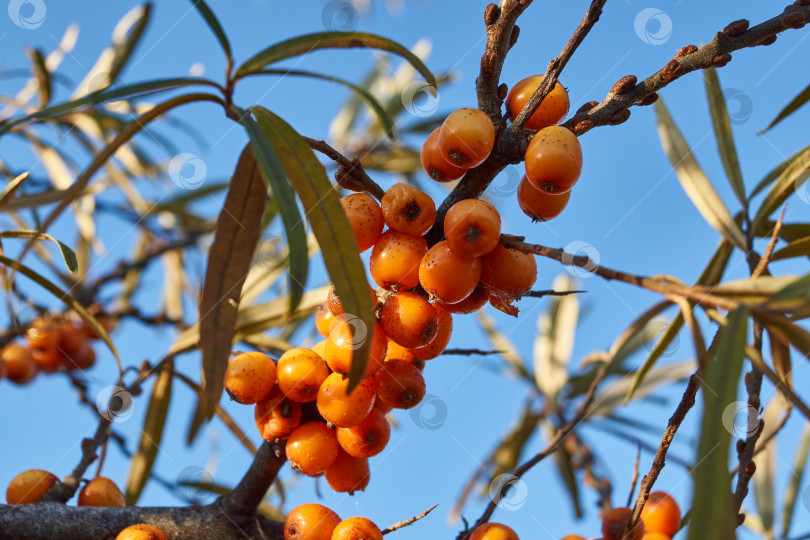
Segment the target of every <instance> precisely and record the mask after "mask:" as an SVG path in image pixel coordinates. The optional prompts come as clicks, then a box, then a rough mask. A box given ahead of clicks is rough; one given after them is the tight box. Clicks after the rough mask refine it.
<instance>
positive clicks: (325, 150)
mask: <svg viewBox="0 0 810 540" xmlns="http://www.w3.org/2000/svg"><path fill="white" fill-rule="evenodd" d="M304 140H305V141H307V144H309V147H310V148H312V149H313V150H317V151H318V152H320V153H322V154H324V155H325V156H326V157H328V158H329V159H331V160H332V161H334V162H335V163H337V164H338V170H337V172H335V180H336V181H337V183H338V184H339V185H340V187H342V188H344V189H348V190H349V191H357V192H360V191H366V192H368V193H370V194H372V195H373V196H374V197H376V198H377V200H381V199H382V198H383V195H385V191H384V190H383V188H381V187H380V186H379V184H377V182H375V181H374V180H372V179H371V177H370V176H369V175H368V174H366V171H365V169H363V165H362V164H361V163H360V160H359V159H349V158H347V157H346V156H344V155H343V154H341V153H340V152H338V151H337V150H335V149H334V148H332V147H331V146H329V144H327V142H326V141H319V140H316V139H310V138H309V137H304Z"/></svg>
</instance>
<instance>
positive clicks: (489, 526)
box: [468, 523, 520, 540]
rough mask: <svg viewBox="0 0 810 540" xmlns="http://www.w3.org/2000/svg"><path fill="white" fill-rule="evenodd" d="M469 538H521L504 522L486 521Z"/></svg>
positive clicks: (476, 539)
mask: <svg viewBox="0 0 810 540" xmlns="http://www.w3.org/2000/svg"><path fill="white" fill-rule="evenodd" d="M468 540H520V539H519V538H518V535H517V533H516V532H515V531H513V530H512V528H511V527H507V526H506V525H504V524H503V523H484V524H483V525H479V526H478V527H476V528H475V529H474V530H473V532H472V534H471V535H470V536H469V538H468Z"/></svg>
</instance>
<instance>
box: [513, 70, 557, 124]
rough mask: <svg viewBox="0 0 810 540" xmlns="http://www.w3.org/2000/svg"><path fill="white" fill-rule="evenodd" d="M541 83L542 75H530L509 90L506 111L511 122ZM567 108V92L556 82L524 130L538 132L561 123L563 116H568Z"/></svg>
mask: <svg viewBox="0 0 810 540" xmlns="http://www.w3.org/2000/svg"><path fill="white" fill-rule="evenodd" d="M542 81H543V76H542V75H532V76H531V77H526V78H525V79H523V80H522V81H518V82H517V83H515V85H514V86H513V87H512V88H511V89H510V90H509V93H508V94H506V110H507V113H508V114H509V118H510V119H511V120H514V119H515V118H517V115H518V114H519V113H520V111H521V110H522V109H523V107H524V106H525V105H526V102H527V101H529V98H530V97H532V94H534V91H535V90H537V87H538V86H540V83H541V82H542ZM568 107H569V103H568V92H566V91H565V88H563V85H561V84H560V82H559V81H557V82H556V83H554V88H552V89H551V92H549V93H548V95H547V96H546V97H545V98H543V101H541V102H540V106H539V107H537V110H536V111H534V114H532V115H531V116H530V117H529V121H528V122H526V126H525V129H531V130H538V129H543V128H544V127H547V126H553V125H554V124H559V123H560V122H562V121H563V119H564V118H565V115H566V114H568Z"/></svg>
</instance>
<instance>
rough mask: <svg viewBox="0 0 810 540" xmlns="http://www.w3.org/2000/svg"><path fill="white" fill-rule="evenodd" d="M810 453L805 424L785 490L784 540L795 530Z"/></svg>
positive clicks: (809, 428)
mask: <svg viewBox="0 0 810 540" xmlns="http://www.w3.org/2000/svg"><path fill="white" fill-rule="evenodd" d="M809 452H810V424H805V426H804V432H803V433H802V439H801V442H800V443H799V445H798V447H797V448H796V457H794V458H793V467H791V468H790V471H791V477H790V482H788V485H787V487H786V488H785V499H784V503H783V505H782V535H781V538H782V540H787V538H788V536H789V534H790V532H791V531H792V530H793V514H794V512H795V510H796V502H797V500H798V497H797V495H798V494H799V487H800V486H801V485H802V478H803V477H804V469H805V468H806V467H807V456H808V453H809Z"/></svg>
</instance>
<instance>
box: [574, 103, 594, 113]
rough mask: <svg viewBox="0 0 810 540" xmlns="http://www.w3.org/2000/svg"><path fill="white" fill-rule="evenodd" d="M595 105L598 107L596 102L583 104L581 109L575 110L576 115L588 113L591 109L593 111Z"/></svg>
mask: <svg viewBox="0 0 810 540" xmlns="http://www.w3.org/2000/svg"><path fill="white" fill-rule="evenodd" d="M597 105H599V102H598V101H589V102H587V103H585V104H584V105H583V106H582V107H580V108H579V109H577V114H580V113H586V112H588V111H590V110H591V109H593V108H594V107H596V106H597Z"/></svg>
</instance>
